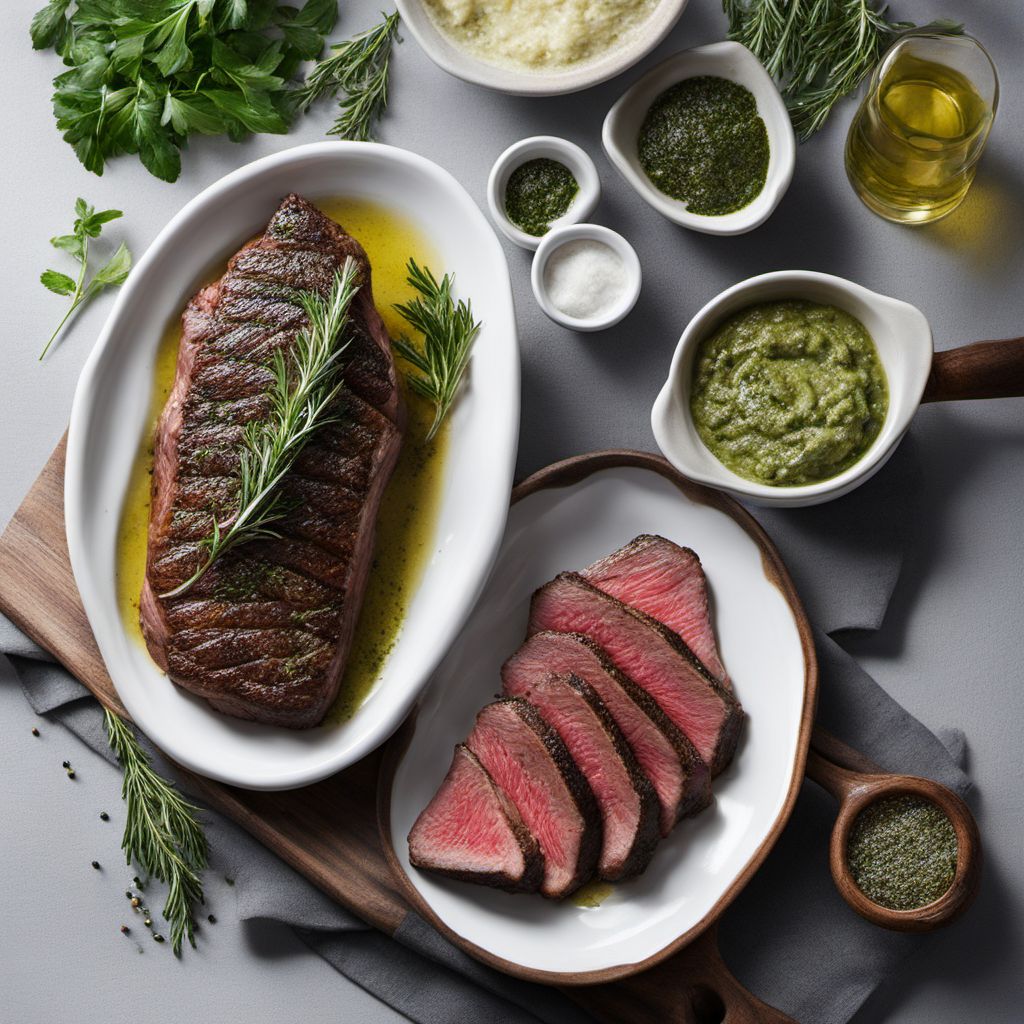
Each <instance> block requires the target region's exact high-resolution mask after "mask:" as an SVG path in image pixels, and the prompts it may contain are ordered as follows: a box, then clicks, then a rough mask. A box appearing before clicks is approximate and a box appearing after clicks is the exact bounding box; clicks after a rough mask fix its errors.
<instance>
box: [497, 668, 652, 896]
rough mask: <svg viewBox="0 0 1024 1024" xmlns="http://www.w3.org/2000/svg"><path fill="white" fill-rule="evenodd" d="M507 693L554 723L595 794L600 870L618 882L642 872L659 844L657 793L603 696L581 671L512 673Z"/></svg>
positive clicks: (605, 877) (600, 872) (605, 876)
mask: <svg viewBox="0 0 1024 1024" xmlns="http://www.w3.org/2000/svg"><path fill="white" fill-rule="evenodd" d="M509 683H510V684H511V686H509V685H506V692H507V693H509V694H510V695H511V696H515V697H522V698H523V699H524V700H528V701H529V702H530V703H531V704H532V705H533V706H534V707H535V708H536V709H537V710H538V711H539V712H540V713H541V716H542V717H543V719H544V721H546V722H547V723H548V724H549V725H551V726H553V727H554V728H555V731H556V732H557V733H558V735H559V736H560V737H561V738H562V742H564V743H565V746H566V748H567V749H568V751H569V753H570V754H571V755H572V759H573V760H574V761H575V762H576V765H577V766H578V767H579V769H580V771H582V772H583V774H584V775H585V776H586V779H587V782H589V783H590V788H591V789H592V790H593V792H594V796H595V798H596V799H597V806H598V809H599V810H600V812H601V822H602V825H603V828H604V838H603V842H602V845H601V856H600V858H599V860H598V865H597V870H598V874H599V875H600V877H601V878H603V879H604V880H605V881H608V882H615V881H618V880H620V879H623V878H632V877H633V876H634V875H638V874H639V873H640V872H641V871H643V869H644V868H645V867H647V865H648V863H650V860H651V855H652V854H653V853H654V848H655V846H657V844H658V838H659V836H658V797H657V794H656V793H655V792H654V786H652V785H651V780H650V779H648V778H647V776H646V775H644V773H643V772H642V771H641V770H640V766H639V765H638V764H637V761H636V758H635V757H634V756H633V751H632V750H631V749H630V747H629V744H628V743H627V742H626V740H625V738H624V737H623V735H622V733H621V732H620V731H619V727H618V726H617V725H616V724H615V719H613V718H612V716H611V715H610V714H609V713H608V710H607V709H606V708H605V706H604V704H602V703H601V698H600V697H598V695H597V694H596V693H595V692H594V690H592V689H591V688H590V687H589V686H588V685H587V684H586V683H585V682H584V681H583V680H582V679H580V678H579V676H574V675H553V674H551V673H539V674H537V675H534V676H532V677H531V678H527V677H526V674H525V673H521V672H520V673H516V674H513V675H511V676H510V679H509Z"/></svg>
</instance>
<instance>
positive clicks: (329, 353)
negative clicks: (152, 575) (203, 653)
mask: <svg viewBox="0 0 1024 1024" xmlns="http://www.w3.org/2000/svg"><path fill="white" fill-rule="evenodd" d="M357 277H358V265H357V264H356V262H355V260H354V259H352V258H351V257H348V258H347V259H346V260H345V265H344V266H343V267H342V269H341V270H339V271H338V272H337V273H336V274H335V276H334V282H333V284H332V286H331V291H330V293H329V294H328V295H327V296H326V297H324V296H321V295H319V294H317V293H315V292H304V293H303V294H302V295H301V297H300V301H301V303H302V308H303V310H304V311H305V314H306V318H307V321H308V326H307V327H306V329H305V330H303V331H300V332H299V333H298V334H297V335H296V337H295V341H294V343H293V345H292V346H291V348H290V349H289V351H288V354H287V356H286V355H285V354H284V353H283V352H282V350H281V349H280V348H277V349H275V350H274V357H273V358H274V362H273V366H272V370H273V384H272V386H271V389H270V415H269V416H268V417H267V418H266V419H264V420H253V421H252V422H250V423H249V424H248V425H247V426H246V428H245V433H244V435H243V437H242V443H241V445H240V447H239V487H238V495H237V498H236V500H235V502H234V504H233V505H232V508H231V509H230V511H229V513H228V514H227V515H226V516H224V517H221V516H220V515H215V516H213V517H212V519H213V521H212V523H211V526H210V533H209V535H208V536H206V537H205V538H204V539H203V540H202V541H201V542H200V550H201V551H202V552H203V553H204V557H203V558H202V561H201V562H200V564H199V565H198V567H197V568H196V570H195V572H194V573H193V574H192V575H191V576H190V577H189V578H188V579H187V580H185V581H184V582H183V583H182V584H181V585H180V586H177V587H175V588H174V589H173V590H170V591H168V592H167V593H165V594H161V595H160V596H161V597H164V598H167V597H178V596H180V595H181V594H184V593H185V592H186V591H188V590H190V589H191V588H192V587H193V586H194V585H195V584H196V583H197V582H198V581H199V580H200V579H202V577H203V576H204V575H205V574H206V573H207V571H208V570H209V568H210V566H212V565H213V564H214V562H215V561H216V560H217V559H218V558H220V557H221V556H222V555H224V554H225V553H226V552H228V551H230V550H232V548H235V547H237V546H238V545H240V544H247V543H250V542H251V541H254V540H260V539H263V538H267V537H276V536H277V534H276V533H275V530H274V527H275V524H276V523H278V522H279V521H280V520H281V519H282V518H283V517H284V516H285V515H286V514H287V513H288V511H289V510H290V506H289V504H288V502H287V500H286V498H285V496H284V495H283V494H282V492H281V489H280V484H281V481H282V480H283V479H284V477H285V476H286V475H287V474H288V472H289V471H290V470H291V468H292V466H293V465H294V464H295V460H296V459H297V458H298V456H299V454H300V452H301V451H302V449H303V448H304V447H305V446H306V443H307V442H308V441H309V440H310V438H311V437H312V436H313V434H315V433H316V431H318V430H319V429H320V428H321V427H323V426H325V425H326V424H328V423H332V422H334V421H335V419H336V415H337V414H336V405H335V402H336V400H337V398H338V396H339V395H340V393H341V391H342V388H343V386H344V382H343V380H342V374H343V372H344V369H345V364H344V362H343V361H342V358H341V357H342V355H343V354H344V352H345V349H346V348H347V347H348V343H349V337H348V333H347V331H346V327H347V325H348V311H349V307H350V306H351V304H352V300H353V299H354V298H355V295H356V292H358V291H359V284H358V281H357Z"/></svg>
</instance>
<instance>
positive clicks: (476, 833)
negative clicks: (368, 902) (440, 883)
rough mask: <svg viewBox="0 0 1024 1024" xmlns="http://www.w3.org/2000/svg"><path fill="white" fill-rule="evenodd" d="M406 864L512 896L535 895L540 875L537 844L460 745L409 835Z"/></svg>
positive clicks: (541, 861)
mask: <svg viewBox="0 0 1024 1024" xmlns="http://www.w3.org/2000/svg"><path fill="white" fill-rule="evenodd" d="M409 859H410V860H411V861H412V863H413V865H414V866H415V867H417V868H421V869H422V870H424V871H433V872H436V873H437V874H441V875H446V876H448V877H449V878H458V879H460V880H461V881H464V882H477V883H479V884H481V885H490V886H494V887H496V888H499V889H507V890H509V891H511V892H535V891H536V890H537V888H538V887H539V886H540V882H541V879H542V878H543V875H544V858H543V855H542V854H541V852H540V847H539V846H538V845H537V840H536V839H534V838H533V836H532V835H531V834H530V831H529V829H528V828H527V827H526V825H524V824H523V819H522V818H521V817H520V815H519V811H517V810H516V808H515V805H514V804H513V803H512V801H511V800H510V799H509V798H508V797H507V796H506V795H505V794H504V793H503V792H502V790H500V789H499V788H498V787H497V786H495V784H494V780H493V779H492V778H491V777H490V775H489V774H488V773H487V769H485V768H484V766H483V765H482V764H481V763H480V761H479V760H478V759H477V756H476V754H474V753H473V751H471V750H470V749H469V747H467V746H466V745H465V744H464V743H460V744H459V745H458V746H457V747H456V748H455V756H454V757H453V758H452V765H451V767H450V768H449V769H448V774H447V775H446V776H445V779H444V782H442V783H441V788H440V789H438V791H437V793H436V794H435V795H434V798H433V800H431V801H430V803H429V804H427V806H426V807H425V808H424V810H423V811H422V812H421V814H420V816H419V817H418V818H417V819H416V823H415V824H414V825H413V827H412V831H411V832H410V833H409Z"/></svg>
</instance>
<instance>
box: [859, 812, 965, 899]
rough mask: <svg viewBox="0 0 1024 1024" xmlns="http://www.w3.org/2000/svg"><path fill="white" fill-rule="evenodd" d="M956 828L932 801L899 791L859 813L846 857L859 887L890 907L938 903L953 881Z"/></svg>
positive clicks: (871, 897) (956, 851)
mask: <svg viewBox="0 0 1024 1024" xmlns="http://www.w3.org/2000/svg"><path fill="white" fill-rule="evenodd" d="M957 854H958V848H957V840H956V830H955V829H954V828H953V823H952V822H951V821H950V820H949V817H948V816H947V815H946V814H945V812H944V811H943V810H942V809H941V808H940V807H937V806H936V805H935V804H933V803H932V802H931V801H930V800H925V799H922V798H921V797H917V796H894V797H889V798H888V799H886V800H879V801H878V802H877V803H874V804H871V805H869V806H868V807H866V808H865V809H864V810H863V811H861V813H860V814H858V815H857V818H856V820H855V821H854V823H853V827H852V828H851V829H850V836H849V839H848V840H847V844H846V860H847V863H848V865H849V867H850V872H851V874H852V875H853V880H854V881H855V882H856V883H857V887H858V888H859V889H860V890H861V892H863V893H864V895H865V896H867V897H868V899H870V900H872V901H873V902H875V903H877V904H879V906H882V907H888V908H889V909H890V910H916V909H917V908H918V907H924V906H927V905H928V904H929V903H934V902H935V901H936V900H937V899H938V898H939V897H940V896H942V895H943V894H944V893H945V892H947V891H948V889H949V887H950V886H951V885H952V884H953V877H954V875H955V874H956V862H957Z"/></svg>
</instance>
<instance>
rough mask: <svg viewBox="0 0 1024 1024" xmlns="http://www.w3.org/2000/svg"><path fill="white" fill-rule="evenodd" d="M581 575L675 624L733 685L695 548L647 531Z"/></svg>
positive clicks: (724, 682)
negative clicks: (714, 623)
mask: <svg viewBox="0 0 1024 1024" xmlns="http://www.w3.org/2000/svg"><path fill="white" fill-rule="evenodd" d="M580 575H581V576H582V577H583V578H584V579H585V580H587V582H588V583H592V584H593V585H594V586H595V587H597V588H598V590H603V591H604V592H605V593H606V594H611V596H612V597H615V598H618V599H619V600H620V601H621V602H622V603H623V604H628V605H629V606H630V607H631V608H636V609H638V610H639V611H642V612H645V613H646V614H648V615H650V616H651V618H652V619H657V620H658V621H659V622H661V623H664V624H665V625H666V626H668V628H669V629H671V630H674V631H675V632H676V633H678V634H679V635H680V636H681V637H682V638H683V639H684V640H685V641H686V644H687V646H688V647H689V648H690V650H691V651H693V653H694V654H696V655H697V657H698V658H700V660H701V661H702V662H703V664H704V666H705V668H707V670H708V671H709V672H710V673H711V674H712V675H713V676H714V677H715V678H716V679H717V680H718V681H719V682H720V683H721V684H722V685H723V686H727V687H728V686H731V684H730V682H729V676H728V673H727V672H726V671H725V666H724V665H723V664H722V659H721V657H719V654H718V644H717V643H716V642H715V631H714V629H712V627H711V610H710V608H709V606H708V581H707V577H706V576H705V575H704V568H703V566H702V565H701V564H700V559H699V558H698V557H697V555H696V553H695V552H693V551H691V550H690V549H689V548H681V547H680V546H679V545H678V544H673V543H672V541H670V540H666V539H665V538H664V537H654V536H651V535H650V534H644V535H642V536H640V537H637V538H636V539H635V540H632V541H630V542H629V543H628V544H627V545H626V546H625V547H623V548H619V550H618V551H615V552H613V553H612V554H610V555H608V557H607V558H602V559H601V560H600V561H599V562H595V563H594V564H593V565H592V566H590V568H589V569H584V570H583V572H582V573H580Z"/></svg>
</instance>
